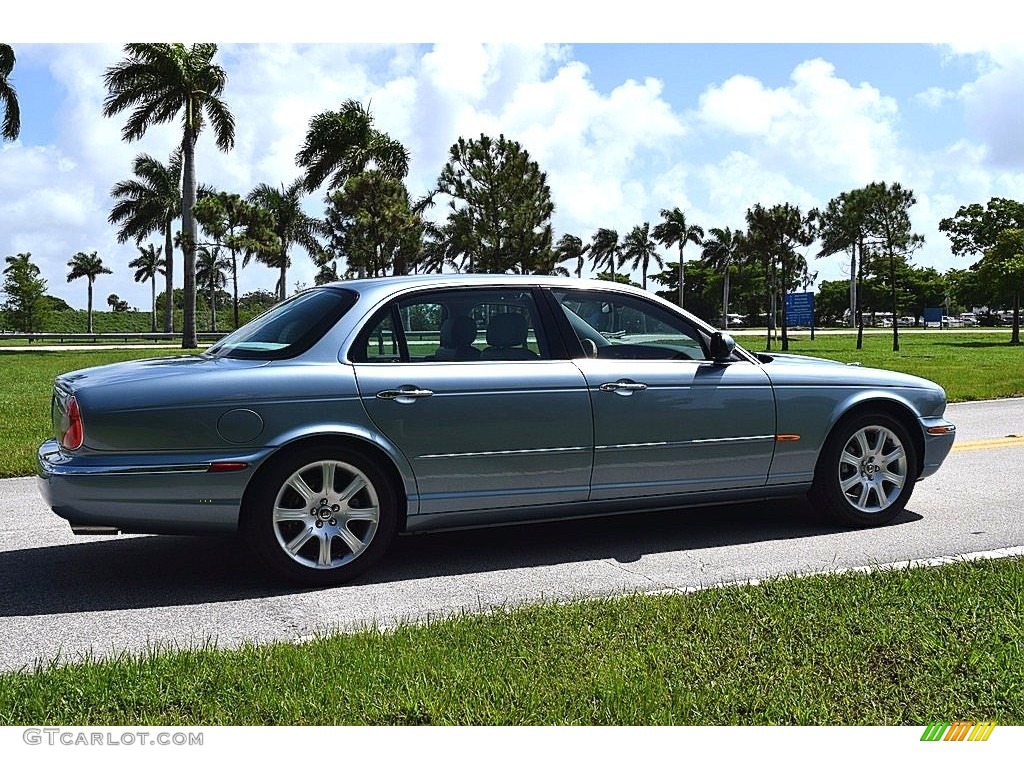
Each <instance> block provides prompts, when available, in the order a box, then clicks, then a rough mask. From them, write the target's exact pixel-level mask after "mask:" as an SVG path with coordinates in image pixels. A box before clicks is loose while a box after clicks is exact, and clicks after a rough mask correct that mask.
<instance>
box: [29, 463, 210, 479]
mask: <svg viewBox="0 0 1024 768" xmlns="http://www.w3.org/2000/svg"><path fill="white" fill-rule="evenodd" d="M44 469H45V470H46V473H47V474H50V475H102V476H103V477H114V476H117V475H198V474H206V473H207V472H208V471H209V469H210V465H209V464H179V465H169V466H163V467H159V466H156V467H154V466H149V467H147V466H136V467H87V466H75V467H69V466H65V465H61V464H49V463H48V464H47V465H46V466H45V467H44Z"/></svg>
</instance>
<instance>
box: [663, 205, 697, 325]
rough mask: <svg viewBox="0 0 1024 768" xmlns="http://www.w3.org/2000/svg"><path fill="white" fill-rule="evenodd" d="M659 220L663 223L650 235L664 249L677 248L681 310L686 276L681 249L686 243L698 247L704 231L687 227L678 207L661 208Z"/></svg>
mask: <svg viewBox="0 0 1024 768" xmlns="http://www.w3.org/2000/svg"><path fill="white" fill-rule="evenodd" d="M661 218H662V219H664V221H662V222H661V223H660V224H658V225H657V226H656V227H655V228H654V231H653V232H652V233H651V234H653V235H654V239H655V240H657V241H658V242H659V243H661V244H662V245H663V246H665V247H666V248H671V247H672V246H673V245H678V246H679V307H680V309H681V308H682V306H683V289H684V286H685V285H686V274H685V272H684V271H683V247H684V246H685V245H686V244H687V243H693V244H694V245H700V244H701V241H702V240H703V239H704V230H703V229H701V228H700V227H698V226H697V225H696V224H690V225H688V224H687V223H686V214H685V213H683V212H682V211H681V210H679V208H678V207H676V208H673V209H672V210H668V209H667V208H662V209H661Z"/></svg>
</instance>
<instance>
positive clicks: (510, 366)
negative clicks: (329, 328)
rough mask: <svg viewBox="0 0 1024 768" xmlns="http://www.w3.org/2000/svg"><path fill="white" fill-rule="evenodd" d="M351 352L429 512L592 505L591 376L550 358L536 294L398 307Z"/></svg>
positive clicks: (453, 295)
mask: <svg viewBox="0 0 1024 768" xmlns="http://www.w3.org/2000/svg"><path fill="white" fill-rule="evenodd" d="M467 318H468V319H467ZM470 320H471V321H472V322H470ZM352 356H353V362H354V364H355V372H356V379H357V382H358V387H359V393H360V398H361V401H362V403H363V405H364V407H365V409H366V412H367V414H368V415H369V417H370V419H371V420H372V421H373V423H374V424H375V425H376V427H377V428H378V429H379V430H380V431H381V432H382V433H383V434H384V435H385V436H386V437H387V439H389V440H390V441H391V442H392V443H394V444H395V445H396V446H397V447H398V448H399V449H400V450H401V451H402V452H403V453H404V454H405V456H406V458H407V459H408V461H409V463H410V465H411V466H412V468H413V471H414V472H415V475H416V484H417V487H418V490H419V509H420V513H421V514H443V513H446V512H462V511H471V510H497V509H501V508H506V507H516V506H526V505H540V504H554V503H559V502H571V501H585V500H586V498H587V495H588V492H589V483H590V475H591V467H592V456H593V426H592V423H591V409H590V397H589V395H588V393H587V386H586V381H585V379H584V377H583V374H582V373H581V372H580V370H579V369H578V368H577V367H576V366H575V365H574V364H573V363H572V361H570V360H566V359H564V354H559V355H557V356H556V355H555V354H553V353H552V347H551V344H550V343H549V340H548V338H547V337H546V335H545V333H544V331H543V328H542V325H541V320H540V314H539V313H538V304H537V301H536V297H535V295H534V292H533V291H532V290H531V289H525V290H524V289H523V288H522V287H516V288H510V289H500V288H497V289H478V288H473V289H459V290H443V291H437V290H434V291H428V292H420V293H417V294H415V295H413V296H409V297H406V298H401V299H397V300H394V301H392V302H391V303H390V304H388V305H387V306H385V307H384V308H382V309H381V310H380V311H379V312H377V313H376V314H375V316H374V317H373V318H372V319H371V320H370V321H369V322H368V323H367V326H366V328H365V329H364V330H363V332H362V333H361V334H360V336H359V337H357V340H356V343H355V346H354V353H353V355H352ZM558 358H562V359H558Z"/></svg>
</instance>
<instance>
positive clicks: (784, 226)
mask: <svg viewBox="0 0 1024 768" xmlns="http://www.w3.org/2000/svg"><path fill="white" fill-rule="evenodd" d="M746 218H747V234H746V237H744V238H743V247H742V249H741V250H742V252H743V254H744V257H745V258H746V259H748V260H750V261H751V262H753V263H756V264H757V265H758V266H759V267H760V268H761V269H762V270H763V273H764V276H765V284H766V286H767V288H768V291H769V295H768V337H767V343H766V346H765V348H766V349H768V350H770V349H771V344H772V341H771V339H772V336H771V334H772V330H773V328H774V326H775V315H776V311H777V307H778V306H779V304H781V315H782V323H781V327H782V351H784V352H785V351H788V350H789V333H788V330H787V324H788V323H787V318H786V302H785V295H786V292H788V291H792V290H795V289H796V288H798V287H800V286H801V285H804V284H806V282H807V275H808V272H807V259H806V258H805V257H804V256H803V255H802V254H800V253H797V250H796V249H797V248H798V247H801V246H809V245H810V244H811V243H812V242H814V235H815V228H814V223H813V218H812V217H811V216H810V215H806V216H805V215H804V214H803V213H802V212H801V211H800V208H798V207H797V206H795V205H793V204H791V203H782V204H778V205H773V206H772V207H771V208H765V207H764V206H763V205H761V204H760V203H757V204H755V205H754V207H752V208H750V209H748V210H747V214H746Z"/></svg>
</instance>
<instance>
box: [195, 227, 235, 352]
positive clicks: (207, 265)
mask: <svg viewBox="0 0 1024 768" xmlns="http://www.w3.org/2000/svg"><path fill="white" fill-rule="evenodd" d="M229 269H231V260H230V259H229V258H227V257H226V256H224V255H222V254H221V249H220V246H219V245H215V246H213V247H207V246H205V245H201V246H199V247H198V248H196V287H197V288H200V289H202V290H204V291H206V292H207V295H208V296H209V305H210V331H211V332H213V333H216V332H217V292H218V291H220V290H221V289H222V288H223V287H224V286H225V285H227V276H226V275H225V273H226V272H227V270H229Z"/></svg>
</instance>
